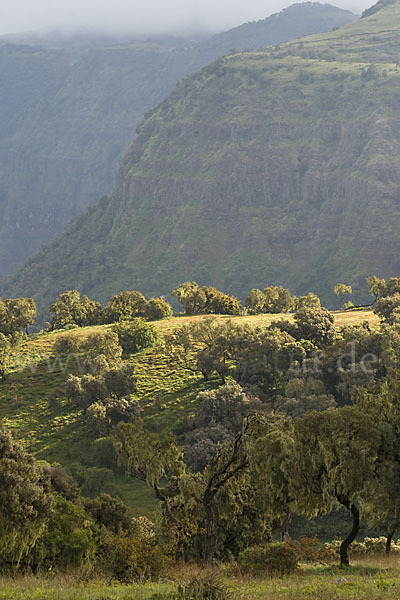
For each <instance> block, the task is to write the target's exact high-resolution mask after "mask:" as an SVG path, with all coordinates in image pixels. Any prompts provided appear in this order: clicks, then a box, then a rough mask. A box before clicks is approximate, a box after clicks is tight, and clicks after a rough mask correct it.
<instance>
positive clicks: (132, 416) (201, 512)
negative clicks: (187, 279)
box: [0, 277, 400, 599]
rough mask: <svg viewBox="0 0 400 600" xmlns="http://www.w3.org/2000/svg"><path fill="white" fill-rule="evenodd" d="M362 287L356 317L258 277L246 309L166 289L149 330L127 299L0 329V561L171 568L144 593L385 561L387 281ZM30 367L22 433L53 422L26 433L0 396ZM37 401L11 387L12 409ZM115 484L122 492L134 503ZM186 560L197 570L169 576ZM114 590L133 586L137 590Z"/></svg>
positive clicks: (392, 353)
mask: <svg viewBox="0 0 400 600" xmlns="http://www.w3.org/2000/svg"><path fill="white" fill-rule="evenodd" d="M368 284H369V287H370V291H371V294H372V303H373V304H374V306H375V308H374V311H375V312H373V311H369V312H367V311H365V310H360V309H356V308H353V309H346V310H344V311H342V312H340V313H332V312H330V311H328V310H327V309H325V308H323V307H321V306H320V303H319V302H318V301H317V300H318V299H315V296H314V295H312V294H309V295H308V296H306V297H305V299H306V301H302V302H300V301H298V300H294V299H293V297H292V296H291V295H290V293H289V291H288V290H284V289H283V288H273V287H272V288H271V287H270V288H265V290H264V292H259V293H258V292H257V291H256V290H252V293H251V294H250V295H251V296H253V297H254V298H259V299H260V302H261V301H262V302H264V304H263V305H262V309H261V311H258V310H254V312H255V313H256V314H247V313H248V308H247V309H246V307H244V308H241V309H240V311H241V314H235V313H236V310H235V312H234V314H224V311H223V314H222V315H216V314H214V313H211V314H210V312H209V310H208V309H207V298H215V297H219V295H220V297H221V298H225V297H226V295H224V294H223V293H222V292H217V291H216V290H215V291H214V290H212V293H211V294H210V292H209V290H210V288H200V287H199V286H197V285H196V284H183V285H182V286H180V290H181V292H180V301H182V304H183V306H184V307H185V313H189V314H184V315H182V316H178V317H175V318H174V319H172V318H169V319H161V320H159V321H158V322H156V323H150V322H149V321H147V320H146V319H145V318H144V317H143V316H138V311H141V310H142V309H143V307H145V306H146V304H147V303H148V301H147V300H146V299H145V298H144V296H142V295H141V294H140V293H139V292H125V293H123V294H120V295H118V296H115V297H114V298H113V299H112V300H111V301H110V302H109V303H108V305H107V306H106V307H105V308H103V307H102V306H101V305H99V304H97V303H93V302H92V301H91V300H90V299H88V298H84V297H83V298H82V297H81V296H80V295H79V294H78V293H75V292H66V294H63V295H61V296H60V298H59V300H57V302H56V303H55V304H56V305H57V308H56V310H54V315H57V319H60V320H59V321H58V324H59V326H61V322H62V319H64V324H65V325H66V326H67V331H65V329H62V330H57V329H55V323H53V325H52V326H51V327H50V328H49V331H47V332H44V333H39V334H34V335H31V336H29V337H27V336H26V334H22V333H20V332H19V331H18V330H17V331H14V333H13V334H12V335H11V334H8V335H5V334H3V338H4V340H6V341H7V343H8V344H9V345H8V346H5V350H4V354H5V355H7V356H9V357H10V359H9V369H8V370H9V372H8V374H7V376H5V377H6V378H5V381H4V383H2V384H1V385H0V398H2V406H4V407H5V412H3V417H6V418H4V419H3V421H4V424H3V428H2V430H1V435H2V439H3V442H4V443H3V445H2V450H1V452H2V454H1V459H0V467H1V469H2V473H3V475H1V474H0V476H1V478H2V482H3V483H2V497H3V501H2V511H3V513H2V517H1V519H2V521H3V523H4V526H3V528H2V531H3V536H4V540H3V543H2V548H1V550H0V562H1V564H2V568H3V571H5V572H7V571H11V572H13V573H15V572H21V571H24V572H26V570H32V571H35V572H37V573H42V572H44V571H48V570H50V571H53V570H54V571H55V572H58V573H59V572H65V571H68V570H69V571H70V570H73V569H75V570H76V569H78V571H79V572H80V573H83V572H84V571H85V572H86V573H87V575H86V576H87V577H88V578H89V579H92V578H93V579H96V578H99V577H100V578H101V579H102V581H104V580H107V578H109V580H112V581H115V582H119V583H120V584H121V583H123V584H132V583H134V584H135V585H137V584H138V582H143V581H144V580H146V581H147V580H148V581H153V582H155V581H159V580H163V579H164V578H166V579H168V578H171V577H172V578H173V579H174V581H176V584H168V585H166V586H165V587H164V591H162V589H163V588H162V586H161V587H160V591H159V592H154V593H160V594H161V595H160V596H159V597H160V598H162V597H163V595H162V594H164V596H165V597H170V598H174V597H176V598H189V597H190V598H191V597H199V598H202V597H204V598H209V597H215V598H217V599H220V598H222V599H223V598H229V597H231V595H232V593H235V592H234V590H235V589H236V590H238V589H240V588H241V586H244V587H243V589H245V588H246V585H248V584H247V583H245V582H246V581H247V579H246V578H253V579H254V581H257V582H260V583H259V584H258V583H257V584H256V585H259V586H261V587H260V589H263V590H264V591H265V590H267V592H266V593H269V592H268V585H270V586H273V584H272V583H271V584H265V585H266V587H263V585H264V584H263V583H261V582H262V581H263V579H265V577H268V578H270V579H271V582H272V581H274V578H275V577H286V578H289V579H288V581H291V578H293V581H296V578H297V577H298V574H299V573H300V572H306V571H305V569H306V568H308V567H304V565H305V564H308V565H314V567H313V568H317V567H315V565H335V564H339V563H340V564H341V565H342V566H344V567H345V568H347V569H350V568H351V567H349V566H348V565H349V563H350V562H352V563H353V562H354V561H358V560H367V559H368V560H372V559H373V558H374V557H377V560H382V558H381V557H382V555H384V554H387V553H389V552H390V553H391V554H392V555H393V556H396V555H397V553H398V545H397V543H395V541H394V540H396V534H397V533H398V530H399V525H400V517H399V515H400V512H399V510H400V507H399V501H398V498H399V497H400V493H399V491H400V490H399V489H398V485H397V480H400V475H399V474H398V472H397V471H398V469H399V465H400V457H399V456H398V447H399V439H398V431H399V430H400V425H399V414H400V410H398V407H397V404H398V398H399V389H400V383H399V381H400V380H399V374H398V372H397V367H396V365H397V361H398V359H399V357H398V353H399V348H400V341H399V340H400V329H399V322H400V319H399V318H398V314H397V312H398V306H399V304H398V302H397V296H398V295H399V293H400V280H399V279H395V278H393V279H391V280H389V281H385V280H381V279H377V278H376V277H371V278H369V280H368ZM345 287H346V286H344V285H343V287H342V286H340V287H338V286H336V291H337V292H339V293H341V292H343V293H346V294H347V293H349V290H348V289H344V288H345ZM183 291H184V293H185V298H183V296H182V294H183ZM256 292H257V293H256ZM203 294H204V295H203ZM199 298H200V299H201V302H202V304H201V308H199V307H198V299H199ZM204 298H206V301H205V303H203V300H204ZM271 298H273V299H275V300H274V301H277V302H279V306H280V307H281V310H283V311H284V312H283V313H278V312H277V307H276V305H271V304H268V302H269V299H271ZM283 299H284V300H283ZM289 301H290V309H289ZM160 302H161V303H163V302H165V301H164V300H161V301H160ZM17 304H18V303H17ZM21 304H23V302H21ZM53 306H54V305H53ZM194 306H197V308H194ZM93 307H94V308H95V310H94V311H93V310H92V308H93ZM201 310H202V311H203V313H202V314H201ZM287 310H290V311H292V313H293V314H288V312H287ZM268 311H269V314H268ZM251 312H253V311H251ZM193 313H194V314H193ZM94 314H95V315H96V318H97V319H98V322H97V323H96V324H95V325H91V326H87V327H85V326H84V320H83V321H82V320H81V319H82V318H83V319H86V318H91V317H88V315H94ZM111 314H113V315H114V317H115V318H116V319H117V322H116V323H109V321H111ZM168 314H170V313H168ZM162 316H164V312H163V313H162ZM71 319H73V320H74V323H72V322H71ZM79 322H80V325H79ZM100 323H103V324H100ZM71 325H73V328H72V330H69V329H70V326H71ZM22 328H23V325H20V329H22ZM20 336H24V337H22V338H20ZM14 339H15V340H17V341H16V342H15V343H17V344H18V352H16V350H15V347H14V346H13V345H12V344H13V343H14V342H13V340H14ZM50 357H52V358H53V360H56V361H57V362H56V365H57V371H56V372H55V373H54V368H53V369H52V368H51V365H52V363H51V361H50ZM23 358H24V360H25V363H24V362H21V361H22V359H23ZM160 369H162V371H161V373H160V374H158V371H159V370H160ZM46 371H47V375H46ZM52 371H53V372H52ZM42 377H44V380H47V381H48V384H49V387H50V390H51V393H50V394H49V393H48V392H47V396H46V397H43V392H40V394H42V400H41V401H42V407H46V408H45V410H44V413H43V425H42V427H43V428H45V429H46V428H47V429H50V428H51V427H54V423H55V424H56V429H55V432H54V433H50V432H49V434H47V433H46V436H45V437H43V432H40V430H39V429H36V431H35V428H33V429H31V428H30V426H29V429H28V428H25V429H24V425H23V420H21V416H20V414H19V413H18V412H17V413H16V414H15V416H13V414H12V411H10V408H11V405H10V404H9V403H8V402H7V397H8V394H9V393H10V392H12V390H18V393H21V394H22V393H23V392H24V391H25V393H26V392H27V391H28V392H29V389H30V388H29V386H30V385H32V384H34V382H35V381H37V382H38V381H39V380H40V379H41V378H42ZM157 378H158V379H157ZM30 380H31V381H32V383H30ZM156 382H159V383H157V384H156ZM156 385H157V386H158V387H156ZM25 386H27V387H26V388H25ZM173 386H176V387H175V388H174V387H173ZM185 388H187V389H185ZM14 393H15V392H14ZM34 393H35V394H37V393H38V392H37V391H36V392H34ZM40 394H39V396H40ZM38 399H39V398H34V397H27V406H26V408H25V414H29V412H27V409H29V404H32V408H33V407H34V405H35V402H36V401H37V400H38ZM36 406H38V405H36ZM42 410H43V409H42ZM51 412H53V414H54V415H56V416H54V417H53V425H51V421H49V420H48V419H49V415H50V414H51ZM38 416H39V415H36V418H37V417H38ZM30 419H31V420H30V422H31V423H33V421H32V417H30ZM65 419H69V420H70V423H71V426H72V428H73V429H74V430H75V432H76V433H77V436H78V437H77V438H76V439H79V444H78V445H76V446H75V447H74V443H75V442H73V437H70V438H69V441H68V442H67V444H66V445H63V441H62V440H60V436H64V435H65V433H64V432H67V431H68V425H67V424H65V425H64V426H63V428H62V429H58V428H59V423H60V421H62V420H65ZM28 423H29V420H28V422H27V424H28ZM10 428H11V431H10ZM57 430H58V431H57ZM28 431H29V433H30V434H31V436H32V434H33V435H34V436H35V438H36V439H32V437H31V439H30V440H29V435H28ZM41 436H42V439H43V442H45V443H43V442H42V441H41V439H40V438H41ZM54 436H56V437H54ZM18 437H22V438H24V437H27V438H28V448H29V449H30V450H31V451H32V452H34V454H35V455H36V456H35V458H34V457H33V455H32V454H31V453H29V452H28V451H27V450H25V449H24V448H23V446H22V445H21V442H19V441H17V438H18ZM52 437H54V441H53V442H52ZM58 440H60V441H61V444H60V442H59V441H58ZM52 445H53V446H54V447H52ZM39 458H40V459H41V461H39V460H38V459H39ZM43 459H46V460H45V462H43ZM135 481H136V482H138V483H137V484H135ZM146 488H147V489H148V492H145V489H146ZM127 489H130V490H132V492H133V493H134V494H135V493H136V492H135V490H137V491H139V490H140V493H141V494H142V497H143V498H146V500H144V503H145V506H143V507H142V508H139V505H138V504H136V507H135V501H132V496H131V495H130V492H129V493H127V492H126V490H127ZM120 496H123V497H124V498H125V499H126V501H127V502H128V504H126V503H125V502H124V501H123V500H122V499H121V497H120ZM157 507H158V510H157V512H155V509H157ZM339 507H342V511H344V512H342V513H341V512H340V511H339V512H338V508H339ZM132 509H134V511H135V512H136V515H135V512H132ZM140 514H141V516H139V515H140ZM341 514H342V515H344V516H345V515H348V516H349V519H344V520H343V516H342V517H341V516H340V515H341ZM14 515H15V516H14ZM319 515H333V516H332V517H330V518H332V519H334V520H336V521H334V522H337V523H339V529H338V531H340V534H341V539H337V540H333V539H332V538H331V539H329V538H328V539H326V538H325V539H320V540H318V538H316V537H315V538H310V537H308V538H307V537H305V535H304V532H305V530H306V528H305V529H304V528H303V530H302V529H301V528H302V526H301V524H300V525H299V523H301V521H298V519H299V518H301V517H305V518H306V519H312V520H313V519H316V518H317V517H318V516H319ZM293 520H294V521H296V520H297V523H296V532H297V533H296V536H295V538H294V539H292V538H291V530H292V526H291V524H292V521H293ZM318 522H319V521H318V518H317V519H316V527H317V529H318ZM299 528H300V529H299ZM321 531H322V529H321ZM366 533H367V535H365V534H366ZM373 534H375V537H374V535H373ZM363 535H364V536H365V539H364V540H362V537H361V536H363ZM379 536H380V537H379ZM360 537H361V539H359V538H360ZM278 540H279V541H278ZM22 542H23V543H22ZM189 564H192V565H193V564H197V565H199V567H196V568H199V569H200V571H199V573H198V575H196V573H195V570H194V571H193V569H192V571H193V572H192V575H191V576H187V574H185V575H183V574H180V569H182V568H187V567H184V565H189ZM179 565H180V566H179ZM204 565H208V566H209V567H210V568H212V575H209V574H208V572H207V571H205V572H204V573H203V572H202V571H201V569H202V568H203V566H204ZM216 565H219V567H218V569H219V570H218V569H217V568H216ZM193 568H194V567H193ZM318 568H320V567H318ZM325 568H326V569H327V571H326V572H327V573H329V572H331V571H329V570H328V567H325ZM331 568H333V567H329V569H331ZM346 573H350V574H351V573H352V571H346ZM104 578H105V579H104ZM241 578H245V579H244V580H242V579H241ZM382 585H384V584H382ZM235 586H236V587H235ZM134 589H135V590H137V593H138V594H139V593H140V594H144V596H143V597H146V595H145V594H146V593H147V592H146V587H144V588H142V589H141V588H140V587H137V588H134ZM149 589H151V588H149ZM140 590H141V591H140ZM133 593H136V591H135V592H133ZM193 594H197V596H196V595H195V596H193ZM201 594H203V595H201ZM207 594H208V595H207ZM210 594H211V595H210ZM212 594H214V596H213V595H212ZM254 594H255V595H254V597H255V598H256V597H257V595H256V594H257V592H256V591H254ZM168 595H169V596H168ZM139 597H140V596H139ZM149 597H151V595H150V596H149ZM266 597H268V596H266ZM299 597H300V598H301V595H300V596H299Z"/></svg>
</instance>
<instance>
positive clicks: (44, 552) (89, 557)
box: [28, 496, 96, 569]
mask: <svg viewBox="0 0 400 600" xmlns="http://www.w3.org/2000/svg"><path fill="white" fill-rule="evenodd" d="M95 550H96V544H95V541H94V538H93V535H92V531H91V528H90V520H89V518H88V515H87V514H86V513H85V510H84V508H83V507H82V506H79V505H77V504H74V503H72V502H70V501H69V500H66V499H65V498H64V497H62V496H58V497H57V505H56V509H55V511H54V514H53V516H52V518H51V519H50V520H49V522H48V524H47V526H46V529H45V531H44V533H43V535H42V536H41V537H40V538H39V540H38V542H37V543H36V544H35V547H34V548H33V550H32V552H31V554H30V556H29V557H28V560H29V562H30V564H31V565H32V566H33V567H34V568H38V567H47V568H62V569H66V568H69V567H80V566H82V565H83V564H87V563H90V562H91V561H93V559H94V554H95Z"/></svg>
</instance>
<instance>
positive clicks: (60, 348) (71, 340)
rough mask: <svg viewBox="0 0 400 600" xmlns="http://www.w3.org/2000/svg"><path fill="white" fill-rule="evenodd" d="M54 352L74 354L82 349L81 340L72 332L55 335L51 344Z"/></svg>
mask: <svg viewBox="0 0 400 600" xmlns="http://www.w3.org/2000/svg"><path fill="white" fill-rule="evenodd" d="M53 351H54V353H55V354H75V353H78V352H81V351H82V340H81V339H80V338H79V337H78V336H77V335H75V334H74V333H65V334H63V335H59V336H57V339H56V341H55V343H54V346H53Z"/></svg>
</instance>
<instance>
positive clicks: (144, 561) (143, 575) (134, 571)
mask: <svg viewBox="0 0 400 600" xmlns="http://www.w3.org/2000/svg"><path fill="white" fill-rule="evenodd" d="M102 562H103V564H104V568H105V569H106V570H108V571H109V572H110V573H111V574H112V576H113V577H114V578H115V579H117V580H118V581H121V582H123V583H131V582H132V581H139V580H140V581H142V580H144V579H148V580H151V579H155V578H158V577H159V576H160V575H161V574H162V572H163V571H164V570H165V569H166V568H167V566H168V564H169V560H168V558H167V556H166V555H165V553H164V551H163V549H162V547H161V546H160V545H159V544H158V542H157V538H156V536H155V534H154V532H149V531H147V530H143V531H139V532H137V533H136V535H132V534H131V532H127V531H120V532H119V533H118V534H114V533H110V532H106V534H105V536H104V539H103V549H102Z"/></svg>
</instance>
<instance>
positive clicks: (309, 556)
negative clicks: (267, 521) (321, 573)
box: [287, 536, 337, 564]
mask: <svg viewBox="0 0 400 600" xmlns="http://www.w3.org/2000/svg"><path fill="white" fill-rule="evenodd" d="M287 544H288V546H290V547H291V548H293V550H294V551H295V552H296V554H297V557H298V559H299V561H300V562H303V563H321V564H325V563H331V562H335V561H336V560H337V554H336V552H335V551H334V550H332V549H331V548H328V547H327V545H326V544H322V543H321V542H320V541H319V540H318V538H317V537H316V536H314V537H307V536H303V537H301V538H300V539H299V540H298V541H294V540H290V541H289V542H287Z"/></svg>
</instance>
